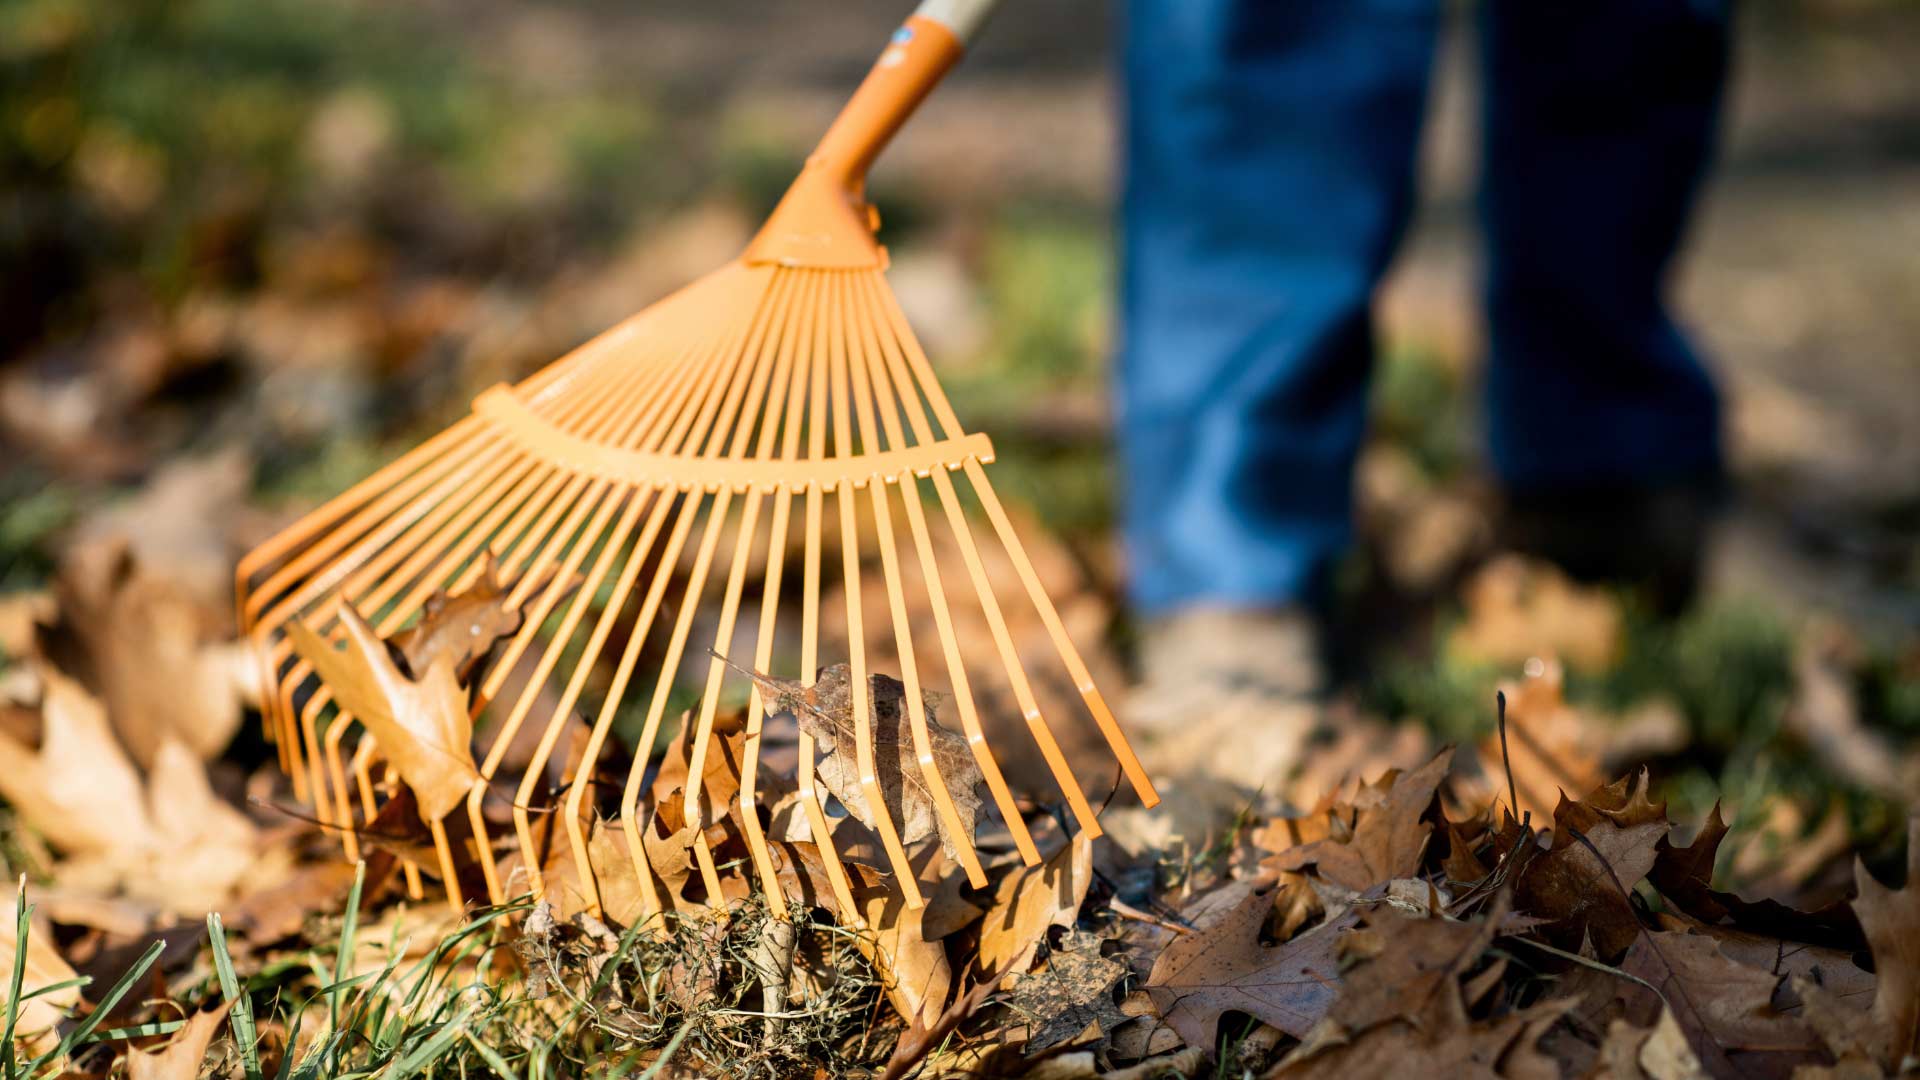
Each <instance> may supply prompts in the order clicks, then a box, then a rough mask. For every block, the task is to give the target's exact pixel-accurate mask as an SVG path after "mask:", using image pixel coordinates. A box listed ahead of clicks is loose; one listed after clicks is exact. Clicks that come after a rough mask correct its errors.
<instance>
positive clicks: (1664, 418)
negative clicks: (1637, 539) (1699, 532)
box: [1481, 0, 1728, 501]
mask: <svg viewBox="0 0 1920 1080" xmlns="http://www.w3.org/2000/svg"><path fill="white" fill-rule="evenodd" d="M1482 14H1483V17H1484V20H1485V21H1484V26H1483V29H1484V35H1483V43H1484V45H1483V47H1484V62H1485V72H1486V77H1485V80H1484V81H1485V88H1484V93H1485V96H1486V105H1485V110H1484V116H1485V132H1484V137H1485V146H1484V153H1485V172H1484V176H1483V179H1482V185H1481V212H1482V216H1483V218H1484V220H1485V224H1486V230H1487V282H1486V287H1487V309H1488V319H1489V324H1490V333H1491V355H1490V357H1489V361H1488V371H1487V398H1488V406H1489V407H1488V413H1489V422H1490V427H1491V430H1490V437H1491V439H1490V441H1491V445H1492V452H1493V460H1494V466H1495V468H1496V469H1497V470H1498V472H1499V475H1500V478H1501V480H1502V481H1503V482H1504V483H1505V485H1506V486H1507V488H1508V489H1509V491H1511V492H1513V493H1514V494H1515V495H1516V496H1517V497H1519V498H1520V499H1522V500H1526V499H1532V498H1541V499H1547V500H1549V501H1553V500H1557V499H1560V500H1562V501H1564V500H1563V499H1562V497H1571V498H1578V497H1579V496H1580V495H1581V494H1582V493H1585V492H1617V491H1623V490H1638V489H1646V488H1650V487H1654V486H1661V485H1670V484H1695V483H1707V482H1711V481H1712V480H1713V479H1715V478H1717V476H1718V474H1719V472H1720V468H1721V460H1720V424H1719V401H1718V398H1717V397H1716V395H1715V392H1714V388H1713V383H1712V381H1711V380H1710V378H1709V377H1708V375H1707V372H1706V370H1705V369H1704V368H1703V367H1702V365H1701V362H1700V358H1699V356H1698V354H1697V353H1696V352H1695V350H1694V349H1693V347H1692V346H1691V345H1690V344H1689V343H1688V341H1687V339H1686V337H1685V335H1684V334H1683V333H1682V332H1681V330H1680V328H1679V327H1678V326H1677V325H1676V324H1675V322H1674V320H1673V317H1672V315H1671V313H1670V312H1669V311H1668V308H1667V306H1666V303H1665V300H1664V298H1663V295H1662V293H1663V289H1664V286H1665V283H1666V280H1665V279H1666V276H1667V271H1668V268H1669V266H1670V264H1671V262H1672V260H1673V256H1674V252H1675V250H1676V249H1677V247H1678V245H1679V244H1680V241H1681V238H1682V234H1683V232H1684V230H1685V226H1686V222H1687V217H1688V214H1689V211H1690V210H1691V209H1692V206H1693V203H1694V199H1695V195H1696V194H1697V192H1698V190H1699V187H1700V182H1701V179H1702V177H1703V175H1704V173H1705V170H1706V167H1707V164H1708V160H1709V158H1710V156H1711V153H1712V149H1713V144H1714V135H1715V130H1716V126H1717V121H1718V116H1719V111H1720V102H1721V96H1722V87H1723V85H1724V83H1725V79H1726V73H1727V62H1728V10H1727V3H1726V0H1610V2H1608V3H1604V4H1576V3H1564V2H1557V0H1486V3H1484V4H1483V9H1482Z"/></svg>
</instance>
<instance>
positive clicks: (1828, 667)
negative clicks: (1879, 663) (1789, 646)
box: [1780, 625, 1920, 804]
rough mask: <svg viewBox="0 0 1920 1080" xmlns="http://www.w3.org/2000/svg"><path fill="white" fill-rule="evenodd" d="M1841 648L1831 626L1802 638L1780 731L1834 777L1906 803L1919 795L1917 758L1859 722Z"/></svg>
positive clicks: (1839, 636) (1836, 631)
mask: <svg viewBox="0 0 1920 1080" xmlns="http://www.w3.org/2000/svg"><path fill="white" fill-rule="evenodd" d="M1844 648H1845V642H1844V631H1841V630H1840V629H1839V628H1838V627H1835V626H1831V625H1827V626H1819V625H1816V626H1815V627H1814V628H1813V629H1811V630H1809V631H1808V632H1807V633H1804V634H1802V635H1801V638H1800V641H1799V643H1798V644H1797V645H1796V646H1795V648H1794V652H1793V675H1794V695H1793V701H1792V702H1791V703H1790V704H1789V705H1788V707H1787V710H1786V712H1785V713H1784V714H1783V715H1782V716H1781V718H1780V726H1781V727H1782V728H1783V729H1785V730H1786V731H1788V732H1790V733H1791V734H1793V735H1795V736H1797V737H1798V738H1799V739H1800V740H1801V741H1803V742H1804V743H1806V745H1807V748H1808V749H1809V750H1811V751H1812V752H1813V756H1814V757H1815V758H1816V759H1818V760H1819V761H1820V762H1821V763H1822V764H1824V765H1826V767H1827V768H1829V769H1831V770H1833V772H1835V773H1836V774H1838V775H1839V776H1841V777H1844V778H1845V779H1847V780H1849V781H1851V782H1852V783H1854V784H1858V785H1859V786H1860V787H1863V788H1866V789H1867V790H1869V791H1874V792H1878V793H1880V794H1881V795H1883V796H1885V797H1887V798H1889V799H1891V800H1893V801H1894V802H1895V803H1896V804H1898V803H1905V802H1908V801H1910V800H1911V799H1912V798H1913V797H1914V793H1915V792H1916V791H1917V790H1920V759H1915V758H1911V757H1907V756H1904V755H1902V754H1901V753H1899V751H1898V750H1897V749H1896V747H1895V746H1894V744H1893V743H1892V742H1891V741H1890V740H1889V739H1888V738H1887V737H1886V736H1885V735H1883V734H1881V733H1880V732H1879V731H1877V730H1875V729H1874V728H1873V727H1870V726H1869V725H1867V724H1866V723H1864V722H1863V721H1862V720H1861V718H1860V704H1859V702H1858V701H1857V700H1855V699H1856V696H1857V695H1856V694H1855V692H1854V687H1853V679H1852V675H1851V674H1850V673H1849V672H1848V671H1846V670H1845V668H1844V667H1843V666H1842V665H1841V663H1840V662H1839V661H1838V660H1837V659H1836V658H1835V656H1834V654H1835V653H1836V652H1841V651H1844Z"/></svg>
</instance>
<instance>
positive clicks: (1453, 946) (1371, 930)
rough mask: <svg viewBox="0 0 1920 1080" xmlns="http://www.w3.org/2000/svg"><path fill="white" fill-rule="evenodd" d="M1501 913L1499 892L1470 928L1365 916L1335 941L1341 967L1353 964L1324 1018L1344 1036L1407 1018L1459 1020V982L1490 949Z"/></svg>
mask: <svg viewBox="0 0 1920 1080" xmlns="http://www.w3.org/2000/svg"><path fill="white" fill-rule="evenodd" d="M1508 911H1509V909H1508V899H1507V897H1506V895H1505V894H1500V895H1499V896H1497V897H1496V899H1495V903H1494V907H1493V908H1492V909H1491V910H1490V911H1489V913H1488V914H1487V916H1486V917H1484V918H1482V919H1479V920H1478V921H1475V922H1462V921H1459V920H1456V919H1447V918H1442V917H1440V916H1438V915H1435V914H1427V915H1424V916H1413V915H1409V914H1406V913H1404V912H1402V911H1399V910H1396V909H1395V908H1392V907H1386V906H1381V907H1374V908H1370V909H1368V910H1366V911H1365V912H1364V913H1363V914H1362V916H1361V921H1360V923H1359V924H1358V925H1357V926H1356V927H1355V928H1354V929H1353V930H1352V931H1351V932H1350V933H1347V934H1345V935H1344V936H1343V937H1342V939H1341V941H1340V958H1341V960H1342V962H1343V963H1346V964H1351V965H1354V966H1353V967H1352V968H1351V969H1350V970H1348V972H1347V973H1346V975H1345V977H1344V978H1343V979H1342V980H1341V986H1340V993H1339V997H1338V999H1337V1000H1335V1001H1334V1003H1333V1006H1332V1008H1331V1009H1329V1010H1328V1012H1327V1019H1328V1020H1329V1021H1331V1022H1332V1023H1335V1024H1338V1025H1339V1026H1340V1027H1341V1029H1343V1030H1345V1031H1347V1032H1361V1031H1365V1030H1367V1029H1368V1028H1372V1027H1375V1026H1377V1025H1379V1024H1384V1023H1388V1022H1390V1021H1393V1020H1396V1019H1401V1018H1407V1017H1412V1018H1416V1019H1419V1018H1426V1017H1431V1016H1441V1015H1444V1016H1446V1017H1447V1018H1448V1022H1449V1023H1451V1022H1455V1021H1459V1022H1464V1020H1465V1018H1466V1013H1465V1004H1466V1002H1465V1001H1464V1000H1463V997H1462V991H1461V989H1460V985H1459V982H1460V978H1461V976H1462V975H1464V974H1465V973H1466V972H1467V971H1468V970H1469V969H1470V968H1472V967H1473V966H1474V965H1475V964H1476V963H1477V962H1478V961H1479V960H1480V959H1481V957H1482V956H1483V955H1484V954H1485V953H1486V951H1487V948H1488V946H1490V945H1492V944H1493V939H1494V937H1495V936H1496V935H1497V934H1498V933H1500V932H1501V928H1502V925H1503V924H1504V923H1505V922H1506V921H1507V917H1508ZM1456 1004H1457V1006H1458V1007H1456Z"/></svg>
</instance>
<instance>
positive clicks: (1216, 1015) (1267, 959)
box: [1147, 883, 1359, 1046]
mask: <svg viewBox="0 0 1920 1080" xmlns="http://www.w3.org/2000/svg"><path fill="white" fill-rule="evenodd" d="M1227 888H1229V889H1236V890H1239V891H1242V892H1244V894H1245V895H1243V896H1242V897H1241V898H1240V899H1239V901H1238V902H1237V903H1235V904H1233V905H1232V906H1231V907H1229V908H1227V909H1225V910H1224V911H1223V912H1222V913H1221V914H1220V915H1219V917H1218V918H1217V920H1215V921H1213V922H1211V923H1209V924H1207V925H1205V926H1201V927H1197V928H1196V929H1195V930H1194V931H1193V932H1191V933H1188V934H1184V935H1182V936H1180V937H1178V938H1176V939H1174V940H1173V941H1172V942H1171V943H1170V944H1168V945H1167V947H1166V948H1165V949H1164V950H1162V951H1161V953H1160V956H1159V958H1158V959H1157V960H1155V961H1154V964H1153V971H1152V973H1151V974H1149V975H1148V977H1147V993H1148V994H1149V995H1151V996H1152V998H1153V1003H1154V1005H1155V1007H1157V1008H1158V1009H1159V1010H1160V1015H1161V1017H1162V1018H1163V1019H1165V1020H1166V1022H1167V1024H1168V1026H1170V1027H1172V1028H1173V1029H1174V1030H1175V1031H1177V1032H1179V1033H1180V1037H1181V1038H1183V1039H1185V1040H1186V1041H1187V1043H1188V1045H1190V1046H1212V1045H1214V1028H1215V1027H1216V1025H1217V1024H1218V1023H1219V1020H1220V1014H1221V1013H1224V1012H1227V1011H1229V1010H1237V1011H1239V1012H1244V1013H1246V1014H1248V1015H1249V1016H1252V1017H1254V1018H1256V1019H1259V1020H1264V1021H1266V1022H1267V1023H1269V1024H1272V1025H1273V1026H1274V1027H1277V1028H1279V1029H1280V1030H1282V1031H1284V1032H1286V1033H1287V1034H1289V1035H1292V1036H1294V1037H1296V1038H1299V1037H1301V1036H1304V1035H1305V1034H1306V1033H1307V1032H1308V1031H1309V1030H1311V1029H1312V1028H1313V1025H1314V1024H1316V1023H1318V1022H1319V1020H1320V1018H1321V1017H1322V1016H1324V1015H1326V1011H1327V1008H1328V1007H1329V1006H1330V1005H1332V1004H1333V999H1334V993H1335V987H1336V984H1337V982H1338V980H1339V973H1340V965H1339V961H1338V959H1337V955H1338V944H1339V939H1340V935H1341V933H1342V932H1343V931H1346V930H1349V929H1351V928H1352V927H1353V926H1355V925H1356V924H1357V923H1358V922H1359V917H1358V916H1357V915H1355V914H1354V913H1353V911H1352V910H1351V909H1350V910H1349V911H1348V912H1347V913H1346V914H1344V915H1342V916H1340V917H1339V918H1337V919H1335V920H1333V921H1332V922H1328V923H1322V924H1321V925H1319V926H1317V927H1314V928H1313V929H1311V930H1308V931H1306V932H1305V933H1302V934H1300V935H1299V936H1298V937H1295V938H1293V939H1292V940H1290V941H1287V942H1285V943H1283V944H1281V945H1277V946H1274V947H1272V948H1268V947H1266V946H1263V945H1261V944H1260V928H1261V925H1262V924H1263V923H1265V922H1266V919H1267V914H1268V912H1269V911H1271V910H1272V908H1273V891H1272V890H1271V889H1260V888H1255V887H1253V886H1252V885H1250V884H1244V883H1239V884H1235V885H1229V886H1227Z"/></svg>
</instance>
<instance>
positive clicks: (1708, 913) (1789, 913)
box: [1647, 802, 1866, 949]
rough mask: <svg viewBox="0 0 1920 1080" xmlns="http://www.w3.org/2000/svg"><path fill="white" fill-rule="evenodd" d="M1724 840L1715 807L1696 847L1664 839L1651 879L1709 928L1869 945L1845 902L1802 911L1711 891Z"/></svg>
mask: <svg viewBox="0 0 1920 1080" xmlns="http://www.w3.org/2000/svg"><path fill="white" fill-rule="evenodd" d="M1726 836H1727V823H1726V820H1725V819H1724V818H1722V817H1721V816H1720V804H1719V803H1717V802H1716V803H1714V804H1713V810H1712V811H1711V812H1710V813H1709V814H1708V815H1707V823H1706V824H1705V825H1703V826H1701V827H1700V832H1699V833H1698V834H1697V835H1696V836H1694V838H1693V842H1692V843H1690V844H1688V845H1687V846H1685V847H1680V846H1677V845H1675V844H1673V843H1672V842H1671V840H1670V839H1669V838H1666V837H1663V838H1661V840H1660V843H1659V844H1658V845H1657V846H1656V848H1655V851H1656V857H1655V859H1654V863H1653V869H1652V870H1650V871H1649V872H1648V874H1647V880H1649V881H1651V882H1652V883H1653V887H1654V888H1655V889H1658V890H1659V891H1660V895H1661V896H1664V897H1666V898H1667V899H1668V900H1669V901H1671V902H1672V903H1673V905H1674V906H1675V907H1677V908H1679V909H1680V910H1681V911H1684V912H1686V913H1687V914H1689V915H1691V916H1693V917H1694V918H1696V919H1699V920H1701V921H1702V922H1705V923H1708V924H1719V923H1722V922H1729V921H1730V922H1732V923H1734V924H1735V925H1738V926H1740V927H1741V928H1743V929H1747V930H1754V931H1764V932H1766V933H1769V934H1773V935H1777V936H1779V937H1784V938H1789V939H1791V940H1793V941H1805V942H1814V943H1818V944H1823V945H1831V946H1834V947H1836V948H1844V949H1857V948H1860V947H1862V946H1864V945H1865V944H1866V942H1865V939H1863V938H1862V937H1861V935H1860V922H1859V919H1858V918H1856V917H1855V914H1854V910H1853V908H1852V907H1850V906H1849V905H1847V904H1845V903H1833V904H1829V905H1827V906H1826V907H1823V908H1820V909H1818V910H1815V911H1799V910H1796V909H1794V908H1791V907H1788V906H1787V905H1785V904H1782V903H1780V902H1779V901H1777V900H1752V901H1750V900H1743V899H1741V898H1740V897H1738V896H1735V895H1734V894H1733V893H1730V892H1721V891H1719V890H1717V889H1715V888H1713V867H1714V861H1715V859H1716V858H1717V857H1718V855H1719V852H1720V843H1721V841H1722V840H1725V839H1726Z"/></svg>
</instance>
